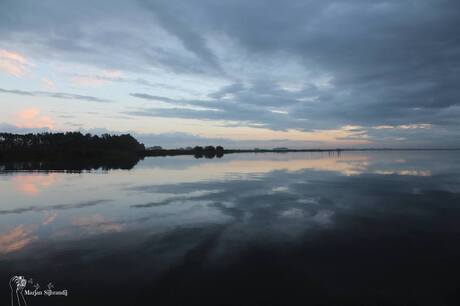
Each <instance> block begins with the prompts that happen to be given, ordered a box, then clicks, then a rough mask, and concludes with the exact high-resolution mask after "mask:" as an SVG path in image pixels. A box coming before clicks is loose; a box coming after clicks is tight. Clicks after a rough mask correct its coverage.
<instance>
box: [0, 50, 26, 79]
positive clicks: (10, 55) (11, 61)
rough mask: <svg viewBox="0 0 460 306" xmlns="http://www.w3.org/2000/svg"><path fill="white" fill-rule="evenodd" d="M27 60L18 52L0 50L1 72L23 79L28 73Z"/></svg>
mask: <svg viewBox="0 0 460 306" xmlns="http://www.w3.org/2000/svg"><path fill="white" fill-rule="evenodd" d="M26 66H27V60H26V59H25V57H24V56H22V55H21V54H19V53H17V52H13V51H8V50H5V49H0V71H3V72H6V73H7V74H9V75H12V76H15V77H22V76H23V75H24V74H25V73H26V71H27V68H26Z"/></svg>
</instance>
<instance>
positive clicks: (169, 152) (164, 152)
mask: <svg viewBox="0 0 460 306" xmlns="http://www.w3.org/2000/svg"><path fill="white" fill-rule="evenodd" d="M359 151H460V148H422V149H416V148H361V149H350V148H345V149H283V150H277V149H257V150H255V149H224V150H223V152H222V153H223V155H225V154H236V153H296V152H298V153H301V152H306V153H308V152H310V153H314V152H359ZM140 154H141V156H142V157H156V156H178V155H197V151H196V150H193V149H192V150H181V149H158V150H144V151H142V152H141V153H140Z"/></svg>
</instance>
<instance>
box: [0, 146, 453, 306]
mask: <svg viewBox="0 0 460 306" xmlns="http://www.w3.org/2000/svg"><path fill="white" fill-rule="evenodd" d="M458 153H459V152H455V151H376V152H343V153H340V154H337V153H324V152H323V153H282V154H281V153H278V154H277V153H264V154H254V153H247V154H246V153H245V154H228V155H225V156H224V157H223V158H215V159H195V158H193V156H177V157H151V158H145V159H144V160H141V161H139V162H138V163H137V164H136V165H135V166H134V167H133V168H132V169H130V170H122V169H112V170H110V169H105V170H97V169H96V170H88V171H69V172H66V171H58V172H53V171H37V172H33V171H2V172H0V196H1V198H0V203H1V204H0V275H1V281H2V283H1V284H0V293H1V295H0V297H1V298H2V301H0V304H2V305H9V304H7V303H8V299H9V294H10V293H9V290H10V289H9V286H8V282H9V279H10V277H12V276H14V275H17V276H24V278H25V279H26V280H27V287H26V289H28V290H29V294H25V293H24V294H25V299H26V301H27V304H28V305H29V306H34V305H144V304H148V305H356V304H359V305H459V304H460V288H459V287H460V154H458ZM37 285H39V287H37ZM46 290H51V291H55V292H57V293H56V294H54V295H51V296H48V295H46V294H43V295H39V293H36V296H33V295H31V292H32V291H35V292H40V291H42V292H44V291H46ZM63 290H67V292H66V294H67V296H65V295H62V294H63V293H62V292H63ZM59 292H61V293H59ZM59 294H61V295H59Z"/></svg>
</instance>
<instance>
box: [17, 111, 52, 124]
mask: <svg viewBox="0 0 460 306" xmlns="http://www.w3.org/2000/svg"><path fill="white" fill-rule="evenodd" d="M15 124H16V126H17V127H19V128H27V129H34V128H47V129H50V130H52V129H53V128H54V122H53V120H52V119H51V117H48V116H42V115H40V110H39V109H38V108H35V107H29V108H25V109H23V110H21V111H20V112H19V113H18V114H17V115H16V122H15Z"/></svg>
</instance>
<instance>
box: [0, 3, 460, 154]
mask: <svg viewBox="0 0 460 306" xmlns="http://www.w3.org/2000/svg"><path fill="white" fill-rule="evenodd" d="M459 29H460V1H458V0H452V1H449V0H392V1H369V0H321V1H320V0H315V1H308V0H298V1H297V0H290V1H274V0H266V1H259V0H251V1H248V0H245V1H243V0H219V1H216V0H196V1H188V0H183V1H176V0H168V1H149V0H139V1H109V0H91V1H62V0H54V1H50V0H41V1H36V0H30V1H23V0H0V131H8V132H26V131H44V130H53V131H66V130H81V131H85V132H87V131H89V132H94V133H100V132H106V131H110V132H132V133H134V134H135V135H136V136H137V137H139V138H141V140H143V141H145V142H147V144H149V145H153V144H159V145H163V146H167V147H176V146H186V145H192V144H208V143H214V144H220V143H221V144H224V145H227V146H235V147H236V146H241V147H252V146H258V147H271V146H280V145H283V146H290V147H305V148H311V147H371V146H372V147H375V146H380V147H382V146H387V147H388V146H391V147H460V30H459Z"/></svg>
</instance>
